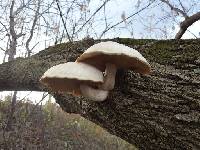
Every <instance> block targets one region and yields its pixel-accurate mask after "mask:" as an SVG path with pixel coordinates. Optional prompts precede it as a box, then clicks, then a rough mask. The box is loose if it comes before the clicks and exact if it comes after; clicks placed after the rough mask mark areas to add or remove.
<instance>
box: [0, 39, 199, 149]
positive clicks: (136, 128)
mask: <svg viewBox="0 0 200 150" xmlns="http://www.w3.org/2000/svg"><path fill="white" fill-rule="evenodd" d="M113 40H114V41H117V42H119V43H123V44H126V45H128V46H130V47H133V48H136V49H137V50H138V51H139V52H141V53H142V54H143V56H144V57H145V58H146V59H147V60H148V61H149V62H150V64H151V66H152V73H151V74H150V75H146V76H143V75H140V74H137V73H133V72H131V71H124V70H118V72H117V78H116V86H115V88H114V90H112V91H111V92H110V95H109V97H108V99H107V100H106V101H104V102H92V101H90V100H88V99H86V98H83V97H73V96H71V95H67V94H59V93H55V92H52V91H49V92H50V93H51V94H52V95H53V96H54V97H55V98H56V102H57V103H58V104H60V106H61V107H62V108H63V109H64V110H65V111H66V112H69V113H79V114H81V115H82V116H83V117H85V118H87V119H89V120H91V121H93V122H94V123H96V124H99V125H100V126H102V127H104V128H105V129H107V130H108V131H109V132H110V133H112V134H115V135H117V136H119V137H121V138H123V139H125V140H126V141H128V142H130V143H132V144H135V145H136V146H138V147H139V148H140V149H153V150H155V149H169V150H172V149H176V150H177V149H180V150H184V149H200V67H199V66H200V40H167V41H162V40H160V41H157V40H134V39H119V38H117V39H113ZM96 42H99V41H93V40H89V39H88V40H86V41H79V42H74V43H67V44H60V45H57V46H55V47H49V48H47V49H45V50H43V51H40V52H39V53H38V54H36V55H34V56H32V57H30V58H18V59H16V60H14V61H11V62H7V63H4V64H1V65H0V90H18V91H19V90H34V91H47V89H45V88H44V87H43V86H42V85H41V84H40V83H39V78H40V77H41V75H42V74H43V73H44V72H45V71H46V70H47V69H48V68H49V67H51V66H53V65H56V64H59V63H63V62H66V61H75V60H76V58H77V57H78V56H79V55H80V54H81V53H82V52H83V51H84V50H85V49H86V48H88V47H89V46H91V45H93V44H94V43H96Z"/></svg>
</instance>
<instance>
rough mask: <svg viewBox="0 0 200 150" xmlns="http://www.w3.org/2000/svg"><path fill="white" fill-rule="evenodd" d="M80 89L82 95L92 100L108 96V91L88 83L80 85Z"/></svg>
mask: <svg viewBox="0 0 200 150" xmlns="http://www.w3.org/2000/svg"><path fill="white" fill-rule="evenodd" d="M80 90H81V93H82V95H83V96H85V97H87V98H90V99H92V100H94V101H104V100H105V99H106V98H107V97H108V91H104V90H100V89H94V88H92V87H91V86H88V85H83V84H82V85H80Z"/></svg>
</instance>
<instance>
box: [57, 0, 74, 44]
mask: <svg viewBox="0 0 200 150" xmlns="http://www.w3.org/2000/svg"><path fill="white" fill-rule="evenodd" d="M56 4H57V7H58V11H59V13H60V17H61V20H62V23H63V26H64V28H65V32H66V34H67V38H68V40H69V42H72V40H71V37H70V36H69V33H68V31H67V27H66V24H65V21H64V18H63V14H62V11H61V9H60V5H59V1H58V0H56Z"/></svg>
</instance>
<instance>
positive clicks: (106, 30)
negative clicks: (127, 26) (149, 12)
mask: <svg viewBox="0 0 200 150" xmlns="http://www.w3.org/2000/svg"><path fill="white" fill-rule="evenodd" d="M151 4H152V3H149V4H148V5H147V6H145V7H143V8H141V9H140V10H139V11H137V12H135V13H133V14H132V15H130V16H128V17H127V18H125V19H124V20H128V19H130V18H132V17H133V16H135V15H137V14H138V13H140V12H141V11H143V10H145V9H146V8H148V7H149V6H150V5H151ZM124 20H122V21H120V22H118V23H116V24H114V25H112V26H110V27H109V28H107V29H105V30H104V31H103V32H102V34H101V35H100V38H101V37H102V36H103V35H104V34H105V33H106V32H108V31H109V30H110V29H112V28H114V27H116V26H118V25H119V24H121V23H123V22H124Z"/></svg>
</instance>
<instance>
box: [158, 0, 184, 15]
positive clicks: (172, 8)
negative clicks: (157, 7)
mask: <svg viewBox="0 0 200 150" xmlns="http://www.w3.org/2000/svg"><path fill="white" fill-rule="evenodd" d="M160 1H161V2H163V3H165V4H167V5H168V6H169V7H170V9H171V10H173V11H175V12H177V13H180V14H181V15H183V17H184V18H187V17H188V15H187V13H185V12H184V11H183V10H181V9H179V8H176V7H174V6H173V5H172V4H170V2H169V1H168V0H160Z"/></svg>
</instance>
